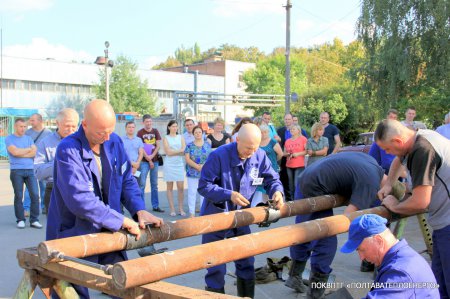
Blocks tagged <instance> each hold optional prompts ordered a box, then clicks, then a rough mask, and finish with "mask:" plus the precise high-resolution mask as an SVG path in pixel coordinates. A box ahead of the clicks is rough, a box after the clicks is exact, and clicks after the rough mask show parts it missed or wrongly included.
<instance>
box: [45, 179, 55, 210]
mask: <svg viewBox="0 0 450 299" xmlns="http://www.w3.org/2000/svg"><path fill="white" fill-rule="evenodd" d="M52 190H53V182H47V184H46V185H45V193H44V209H45V212H46V213H48V207H49V206H50V198H51V197H52Z"/></svg>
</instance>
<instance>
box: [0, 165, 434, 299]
mask: <svg viewBox="0 0 450 299" xmlns="http://www.w3.org/2000/svg"><path fill="white" fill-rule="evenodd" d="M162 170H163V167H160V173H159V200H160V207H161V208H162V209H164V210H166V212H165V213H162V214H161V213H157V215H158V216H160V217H163V218H164V220H165V221H172V220H177V219H181V216H177V217H170V216H169V206H168V202H167V197H166V192H165V190H166V184H165V183H164V182H163V180H162ZM185 188H187V184H185ZM149 190H150V188H149V186H148V183H147V188H146V191H147V193H146V204H147V207H149V206H150V207H151V205H150V193H149ZM175 192H176V191H174V193H175ZM13 198H14V193H13V189H12V185H11V181H10V179H9V165H8V164H7V163H0V240H1V242H0V248H1V250H0V252H1V255H2V257H1V263H2V265H1V267H0V298H12V296H13V295H14V293H15V291H16V288H17V287H18V285H19V282H20V280H21V278H22V275H23V272H24V271H23V269H22V268H20V267H19V266H18V262H17V259H16V250H17V249H20V248H27V247H34V246H37V245H38V244H39V242H41V241H43V240H44V239H45V225H46V216H45V215H41V216H40V221H41V224H42V225H44V229H34V228H30V226H29V222H27V227H26V228H25V229H17V228H16V221H15V216H14V206H13ZM174 198H175V199H176V194H174ZM185 211H187V190H186V189H185ZM342 211H343V208H337V209H335V214H341V213H342ZM293 223H294V218H286V219H281V220H280V221H278V222H277V223H274V224H272V225H271V226H270V227H269V228H259V227H257V226H256V225H252V231H253V232H258V231H262V230H267V229H271V228H275V227H280V226H285V225H290V224H293ZM404 236H405V238H406V240H407V241H408V243H409V244H410V245H411V246H412V247H413V248H414V249H416V250H417V251H419V252H421V251H423V250H425V248H426V247H425V243H424V241H423V238H422V234H421V232H420V228H419V225H418V222H417V218H416V217H410V218H409V219H408V224H407V226H406V228H405V234H404ZM274 239H276V236H274ZM346 239H347V234H342V235H339V236H338V244H339V245H338V246H339V248H340V247H341V246H342V245H343V243H344V242H345V241H346ZM198 244H201V237H200V236H196V237H190V238H185V239H180V240H174V241H170V242H165V243H161V244H156V248H162V247H168V249H169V250H176V249H180V248H185V247H189V246H194V245H198ZM128 256H129V258H130V259H133V258H137V257H138V254H137V252H136V250H132V251H130V252H129V253H128ZM284 256H289V248H283V249H279V250H276V251H272V252H268V253H265V254H261V255H258V256H256V257H255V259H256V262H255V268H257V267H262V266H264V265H266V264H267V258H268V257H273V258H282V257H284ZM422 256H424V257H425V258H426V259H427V260H428V261H429V257H428V255H427V254H422ZM359 265H360V260H359V257H358V255H357V253H352V254H342V253H340V252H339V251H338V252H337V253H336V257H335V259H334V262H333V265H332V268H333V274H334V275H335V276H336V280H335V282H336V284H335V285H334V286H335V287H340V286H347V287H348V289H349V291H350V293H351V294H352V295H353V296H354V298H361V297H363V296H364V295H365V294H366V293H367V291H368V288H367V287H366V286H365V285H364V283H370V282H372V281H373V274H372V273H362V272H360V271H359ZM307 267H309V265H308V266H307ZM205 273H206V270H199V271H195V272H191V273H188V274H183V275H179V276H176V277H171V278H169V279H166V280H165V281H167V282H170V283H175V284H179V285H183V286H188V287H192V288H198V289H203V288H204V286H205V283H204V275H205ZM227 273H228V274H227V275H226V278H225V280H226V285H225V292H226V293H227V294H230V295H236V286H235V280H236V279H235V277H233V273H234V263H229V264H227ZM286 274H287V273H284V275H280V276H284V277H286ZM330 291H331V290H330ZM91 297H92V298H109V297H108V296H106V295H103V294H101V293H99V292H97V291H91ZM33 298H45V297H44V295H43V294H42V292H41V291H40V290H39V289H36V292H35V294H34V297H33ZM255 298H304V295H303V294H297V293H295V292H294V291H293V290H291V289H289V288H287V287H285V286H284V282H283V281H282V280H281V279H277V280H276V281H272V282H270V283H266V284H257V286H256V290H255Z"/></svg>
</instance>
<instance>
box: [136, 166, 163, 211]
mask: <svg viewBox="0 0 450 299" xmlns="http://www.w3.org/2000/svg"><path fill="white" fill-rule="evenodd" d="M153 163H154V165H155V167H153V169H150V164H149V163H148V162H147V161H142V162H141V166H140V167H139V171H140V172H141V176H140V177H139V187H140V188H141V196H142V200H143V201H144V202H145V183H146V180H147V174H148V173H149V172H150V189H151V199H152V207H153V209H156V208H158V207H159V200H158V166H159V163H158V162H153Z"/></svg>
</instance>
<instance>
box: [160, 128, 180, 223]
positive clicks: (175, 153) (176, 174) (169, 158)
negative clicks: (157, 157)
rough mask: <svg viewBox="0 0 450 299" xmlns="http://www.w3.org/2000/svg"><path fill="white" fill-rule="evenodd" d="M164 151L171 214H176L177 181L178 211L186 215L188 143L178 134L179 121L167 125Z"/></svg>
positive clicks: (165, 175)
mask: <svg viewBox="0 0 450 299" xmlns="http://www.w3.org/2000/svg"><path fill="white" fill-rule="evenodd" d="M163 145H164V151H165V153H166V158H165V160H164V181H165V182H166V184H167V199H168V201H169V207H170V216H176V215H177V213H176V212H175V205H174V202H173V182H176V183H177V190H178V211H179V214H180V215H181V216H186V213H185V212H184V209H183V201H184V175H185V173H186V171H185V165H184V159H183V157H184V149H185V147H186V144H185V142H184V138H183V137H181V135H179V134H178V123H177V122H176V121H175V120H171V121H170V122H169V124H168V125H167V135H166V136H165V137H164V138H163Z"/></svg>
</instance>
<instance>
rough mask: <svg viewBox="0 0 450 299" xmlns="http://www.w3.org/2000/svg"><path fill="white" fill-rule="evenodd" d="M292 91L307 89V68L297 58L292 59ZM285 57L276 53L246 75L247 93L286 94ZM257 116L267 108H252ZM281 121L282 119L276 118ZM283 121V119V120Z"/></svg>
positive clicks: (300, 91)
mask: <svg viewBox="0 0 450 299" xmlns="http://www.w3.org/2000/svg"><path fill="white" fill-rule="evenodd" d="M290 64H291V90H292V92H297V93H302V92H303V91H304V90H305V88H306V67H305V65H304V63H303V62H302V61H301V60H300V59H298V58H297V57H293V58H292V59H291V63H290ZM285 65H286V63H285V57H284V55H282V54H280V53H275V54H273V55H271V56H270V57H268V58H267V59H264V60H261V61H260V62H258V63H257V64H256V68H255V69H253V70H249V71H247V72H245V73H244V82H245V84H246V85H247V91H248V92H251V93H254V94H284V86H285V79H284V75H285V69H286V66H285ZM246 108H249V109H253V110H254V111H255V115H261V114H262V113H263V111H266V110H268V109H267V107H252V106H248V107H246ZM275 119H280V117H279V116H278V117H275ZM281 119H282V118H281Z"/></svg>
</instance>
